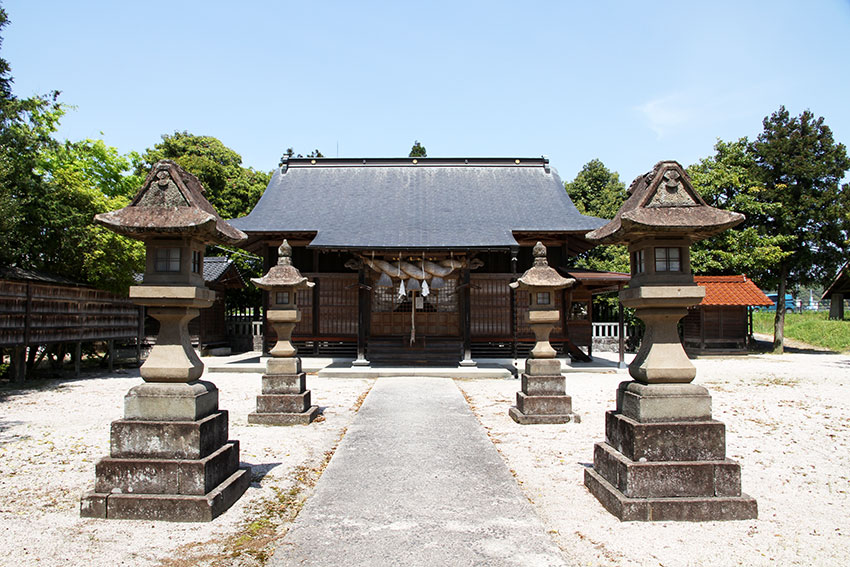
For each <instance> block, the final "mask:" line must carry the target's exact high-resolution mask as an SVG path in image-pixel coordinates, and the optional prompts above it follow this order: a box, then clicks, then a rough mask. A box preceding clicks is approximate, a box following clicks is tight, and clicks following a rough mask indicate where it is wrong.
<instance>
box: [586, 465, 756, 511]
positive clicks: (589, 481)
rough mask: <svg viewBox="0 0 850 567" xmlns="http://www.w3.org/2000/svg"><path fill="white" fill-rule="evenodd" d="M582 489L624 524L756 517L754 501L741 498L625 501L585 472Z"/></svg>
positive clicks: (590, 472) (596, 476) (588, 470)
mask: <svg viewBox="0 0 850 567" xmlns="http://www.w3.org/2000/svg"><path fill="white" fill-rule="evenodd" d="M584 485H585V486H586V487H587V489H588V490H589V491H590V493H591V494H593V495H594V496H595V497H596V498H597V500H599V502H600V503H601V504H602V505H603V506H604V507H605V509H606V510H608V512H610V513H611V514H613V515H614V516H616V517H617V518H619V519H620V520H621V521H624V522H634V521H639V522H653V521H658V522H661V521H689V522H708V521H718V520H751V519H754V518H757V517H758V505H757V503H756V501H755V499H753V498H751V497H749V496H747V495H746V494H742V495H741V496H717V497H685V498H628V497H626V496H625V495H623V493H621V492H620V491H619V490H617V489H616V488H615V487H614V486H612V485H611V483H609V482H608V481H607V480H605V479H604V478H602V476H601V475H599V473H597V472H596V471H594V470H593V469H591V468H586V469H584Z"/></svg>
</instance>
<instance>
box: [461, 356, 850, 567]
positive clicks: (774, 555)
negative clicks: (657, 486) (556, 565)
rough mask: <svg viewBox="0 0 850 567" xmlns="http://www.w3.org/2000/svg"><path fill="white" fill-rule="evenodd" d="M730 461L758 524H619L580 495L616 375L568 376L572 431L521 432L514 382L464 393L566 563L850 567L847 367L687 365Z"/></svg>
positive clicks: (810, 359)
mask: <svg viewBox="0 0 850 567" xmlns="http://www.w3.org/2000/svg"><path fill="white" fill-rule="evenodd" d="M694 363H695V365H696V366H697V369H698V370H697V378H696V380H695V383H697V384H701V385H703V386H705V387H707V388H708V389H709V391H710V392H711V394H712V397H713V413H714V417H715V419H718V420H720V421H723V422H725V423H726V447H727V455H728V456H729V457H730V458H732V459H735V460H737V461H738V462H739V463H740V464H741V465H742V477H743V478H742V488H743V491H744V492H745V493H747V494H749V495H750V496H753V497H754V498H755V499H756V500H757V501H758V506H759V518H758V519H757V520H746V521H735V522H703V523H687V522H657V523H644V522H619V521H618V520H616V519H615V518H614V517H613V516H611V515H610V514H608V512H606V511H605V509H604V508H602V506H601V505H600V504H599V503H598V502H597V501H596V499H595V498H594V497H593V496H591V494H590V493H589V492H588V491H587V490H586V489H585V488H584V484H583V470H584V467H586V466H589V465H590V464H591V463H592V461H593V452H592V450H593V444H594V443H596V442H599V441H603V440H604V412H605V410H606V409H609V408H613V407H614V395H615V392H616V388H617V385H618V384H619V382H620V381H622V380H624V379H627V375H626V374H623V373H610V374H602V375H591V374H571V375H569V376H568V378H567V393H568V394H570V395H571V396H572V398H573V409H574V411H576V412H577V413H579V414H580V415H581V417H582V421H581V423H579V424H575V423H569V424H564V425H547V426H521V425H517V424H516V423H514V422H513V421H512V420H511V419H510V418H509V417H508V415H507V411H506V406H508V405H510V404H511V403H512V402H513V399H514V393H515V391H516V390H517V389H518V384H517V382H516V381H465V382H458V385H459V386H460V387H461V389H463V390H464V392H465V393H466V394H467V398H468V399H469V401H470V403H471V404H472V406H473V410H474V411H475V413H476V415H478V417H479V419H480V420H481V422H482V424H483V425H484V427H485V428H486V430H487V431H488V433H489V435H490V438H491V439H492V440H493V442H494V443H496V447H497V448H498V449H499V451H500V452H501V453H502V456H503V458H504V459H505V461H506V463H507V464H508V466H509V467H510V468H511V469H512V470H513V471H514V473H515V475H516V478H517V480H518V481H519V482H520V484H521V486H522V488H523V490H524V491H525V493H526V495H527V496H528V498H529V500H531V501H532V502H533V503H534V505H535V507H536V509H537V511H538V513H539V514H540V516H541V518H542V520H543V523H544V524H545V525H546V527H547V529H549V531H550V533H551V534H552V535H553V537H554V538H555V540H556V542H557V543H558V545H559V546H560V547H561V549H563V550H564V552H565V554H566V556H567V557H568V558H571V559H572V560H573V561H575V562H576V564H578V565H606V566H609V565H610V566H613V565H641V566H644V565H646V566H649V565H653V566H658V565H664V566H677V565H681V566H698V565H705V566H708V565H711V566H724V565H748V566H761V565H846V564H848V562H849V561H850V425H849V424H848V421H847V416H848V415H850V393H849V392H848V389H847V388H848V386H850V384H848V382H850V356H847V355H835V354H784V355H750V356H746V357H728V358H706V359H699V360H696V361H694Z"/></svg>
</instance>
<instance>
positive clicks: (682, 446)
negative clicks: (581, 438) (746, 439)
mask: <svg viewBox="0 0 850 567" xmlns="http://www.w3.org/2000/svg"><path fill="white" fill-rule="evenodd" d="M584 484H585V486H586V487H587V488H588V489H589V490H590V492H591V493H592V494H593V495H594V496H596V498H597V499H598V500H599V501H600V502H601V503H602V505H603V506H604V507H605V508H606V509H607V510H608V511H609V512H611V513H612V514H613V515H615V516H617V518H619V519H620V520H623V521H662V520H677V521H709V520H745V519H752V518H756V517H758V506H757V504H756V501H755V500H754V499H753V498H750V497H749V496H747V495H746V494H742V493H741V466H740V465H739V464H738V463H736V462H735V461H732V460H730V459H727V458H726V428H725V425H724V424H723V423H721V422H719V421H716V420H713V419H711V398H710V396H709V395H708V392H707V390H705V389H704V388H701V387H698V386H693V385H690V384H685V385H681V384H669V385H668V384H664V385H644V384H636V383H623V384H621V385H620V389H619V391H618V395H617V411H609V412H607V413H606V414H605V443H597V444H596V446H595V447H594V453H593V468H592V469H585V472H584Z"/></svg>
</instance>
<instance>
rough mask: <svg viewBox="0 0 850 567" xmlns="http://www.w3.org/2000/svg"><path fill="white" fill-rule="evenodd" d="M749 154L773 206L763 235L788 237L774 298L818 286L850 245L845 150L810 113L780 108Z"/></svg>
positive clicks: (780, 315) (781, 318)
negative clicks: (795, 289)
mask: <svg viewBox="0 0 850 567" xmlns="http://www.w3.org/2000/svg"><path fill="white" fill-rule="evenodd" d="M762 124H763V126H764V130H763V131H762V133H761V134H759V136H758V138H757V139H756V140H755V142H753V143H752V145H751V153H752V156H753V160H754V162H755V164H756V167H757V170H758V174H759V178H760V180H761V182H762V185H763V187H764V191H763V193H764V200H765V201H767V202H772V203H775V204H777V205H778V206H777V207H776V208H775V209H774V210H772V211H771V212H770V213H769V214H767V215H766V216H765V218H764V219H763V224H764V228H765V232H766V233H767V234H781V235H786V236H789V237H791V238H790V239H789V241H788V242H787V243H786V244H784V245H783V247H782V248H783V250H784V251H785V252H787V255H785V257H783V258H782V259H781V260H780V261H779V263H778V264H777V265H776V266H775V267H774V269H773V270H772V271H771V273H770V281H771V282H773V283H775V284H776V287H777V293H778V294H779V297H784V296H785V291H786V289H788V287H792V288H793V287H796V286H798V285H801V284H812V283H821V282H823V281H825V280H826V279H828V278H829V277H831V276H832V275H833V274H834V273H835V271H836V270H837V269H838V267H839V266H840V265H841V263H843V262H844V261H846V255H847V248H848V243H850V215H848V213H847V211H848V210H850V187H848V185H847V184H842V183H841V180H842V179H843V177H844V175H845V174H846V173H847V170H848V169H850V158H848V156H847V150H846V148H845V147H844V144H837V143H835V140H834V139H833V137H832V131H831V130H830V128H829V127H828V126H827V125H826V124H825V123H824V119H823V117H818V118H816V117H815V115H814V114H812V112H810V111H809V110H806V111H804V112H803V113H802V114H800V115H799V116H791V115H790V113H789V112H788V111H787V110H786V109H785V107H784V106H781V107H779V110H777V111H776V112H774V113H773V114H771V115H770V116H768V117H765V119H764V121H763V122H762ZM784 322H785V302H784V301H779V302H778V305H777V309H776V319H775V324H774V349H775V350H776V351H780V352H781V351H782V349H783V333H784Z"/></svg>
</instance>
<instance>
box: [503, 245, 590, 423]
mask: <svg viewBox="0 0 850 567" xmlns="http://www.w3.org/2000/svg"><path fill="white" fill-rule="evenodd" d="M533 254H534V265H533V266H532V267H531V268H529V269H528V271H526V272H525V273H524V274H523V275H522V276H521V277H520V278H519V279H518V280H517V281H516V282H514V283H511V284H508V285H509V286H510V287H512V288H513V289H521V290H524V291H528V293H529V302H528V324H529V326H531V329H532V331H534V337H535V339H536V342H535V344H534V348H533V349H532V351H531V356H530V357H529V358H528V359H527V360H526V362H525V372H523V374H522V376H521V378H522V391H520V392H517V394H516V407H512V408H511V409H510V410H508V414H509V415H510V416H511V418H513V420H514V421H516V422H517V423H521V424H523V425H525V424H537V423H567V422H569V421H570V420H575V421H578V416H577V415H575V414H574V413H572V398H570V396H568V395H566V394H565V393H564V389H565V387H566V382H565V379H564V376H563V375H562V374H561V361H560V360H558V359H557V358H555V355H556V354H557V353H556V352H555V349H554V348H552V345H551V344H549V334H550V333H551V332H552V328H553V327H554V326H555V325H556V324H557V323H558V321H559V320H560V312H559V311H558V309H556V308H555V293H556V292H557V291H559V290H561V289H564V288H566V287H570V286H571V285H573V284H574V283H575V280H574V279H571V278H564V277H561V275H560V274H559V273H558V272H557V271H556V270H555V269H554V268H552V267H550V266H549V263H548V262H547V261H546V247H545V246H543V243H542V242H538V243H537V244H536V245H535V246H534V250H533Z"/></svg>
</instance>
